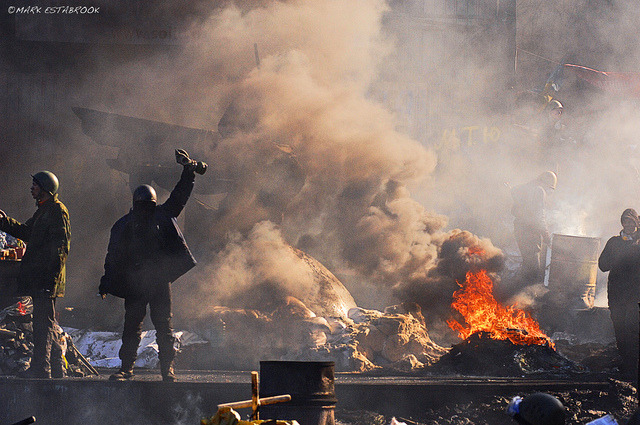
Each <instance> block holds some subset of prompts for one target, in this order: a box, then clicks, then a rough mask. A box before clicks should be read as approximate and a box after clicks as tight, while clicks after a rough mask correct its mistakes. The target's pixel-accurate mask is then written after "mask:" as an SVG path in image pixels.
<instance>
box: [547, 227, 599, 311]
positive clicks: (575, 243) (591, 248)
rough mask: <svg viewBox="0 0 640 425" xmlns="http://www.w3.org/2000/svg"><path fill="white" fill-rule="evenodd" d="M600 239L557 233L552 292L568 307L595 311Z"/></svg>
mask: <svg viewBox="0 0 640 425" xmlns="http://www.w3.org/2000/svg"><path fill="white" fill-rule="evenodd" d="M599 252H600V239H599V238H590V237H584V236H571V235H559V234H554V235H553V240H552V242H551V263H550V265H549V291H550V292H551V293H553V299H554V300H556V301H557V302H558V303H562V304H563V305H564V306H565V307H566V308H572V309H578V308H591V307H593V303H594V301H595V296H596V279H597V275H598V253H599Z"/></svg>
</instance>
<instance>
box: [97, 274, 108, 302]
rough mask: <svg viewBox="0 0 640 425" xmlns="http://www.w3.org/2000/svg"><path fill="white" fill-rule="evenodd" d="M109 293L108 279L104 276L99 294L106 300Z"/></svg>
mask: <svg viewBox="0 0 640 425" xmlns="http://www.w3.org/2000/svg"><path fill="white" fill-rule="evenodd" d="M108 293H109V291H108V290H107V281H106V279H105V278H104V276H103V277H102V279H100V286H99V287H98V295H100V297H102V299H103V300H104V299H105V298H106V297H107V294H108Z"/></svg>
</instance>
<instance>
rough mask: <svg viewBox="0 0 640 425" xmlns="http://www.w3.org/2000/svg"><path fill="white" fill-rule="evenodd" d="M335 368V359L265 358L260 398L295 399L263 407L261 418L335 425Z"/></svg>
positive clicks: (304, 423)
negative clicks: (268, 359) (280, 396)
mask: <svg viewBox="0 0 640 425" xmlns="http://www.w3.org/2000/svg"><path fill="white" fill-rule="evenodd" d="M334 367H335V363H334V362H331V361H313V362H303V361H261V362H260V397H271V396H275V395H279V394H290V395H291V401H288V402H285V403H278V404H273V405H270V406H263V407H261V408H260V417H261V418H264V419H279V420H292V419H295V420H296V421H298V422H299V423H300V425H334V424H335V413H334V412H335V407H336V403H337V399H336V392H335V384H334V382H335V380H334Z"/></svg>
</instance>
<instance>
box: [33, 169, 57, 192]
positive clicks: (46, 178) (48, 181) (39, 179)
mask: <svg viewBox="0 0 640 425" xmlns="http://www.w3.org/2000/svg"><path fill="white" fill-rule="evenodd" d="M31 177H33V181H34V182H36V184H37V185H38V186H40V187H41V188H42V189H43V190H44V191H45V192H47V193H48V194H49V195H51V196H54V195H55V194H56V193H58V188H59V187H60V183H59V182H58V178H57V177H56V175H55V174H53V173H52V172H51V171H40V172H38V173H35V174H34V175H32V176H31Z"/></svg>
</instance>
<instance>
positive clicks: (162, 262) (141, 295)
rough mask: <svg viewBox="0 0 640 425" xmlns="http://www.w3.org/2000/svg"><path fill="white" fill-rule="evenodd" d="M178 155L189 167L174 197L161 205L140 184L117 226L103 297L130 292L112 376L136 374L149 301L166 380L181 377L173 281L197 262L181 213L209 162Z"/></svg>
mask: <svg viewBox="0 0 640 425" xmlns="http://www.w3.org/2000/svg"><path fill="white" fill-rule="evenodd" d="M175 156H176V161H177V162H178V164H181V165H182V166H183V167H184V168H183V170H182V176H181V177H180V180H179V181H178V183H177V184H176V186H175V188H174V189H173V191H171V195H170V196H169V199H167V201H166V202H165V203H164V204H162V205H157V196H156V192H155V190H154V189H153V187H151V186H149V185H142V186H139V187H138V188H137V189H136V190H135V191H134V193H133V208H132V209H131V210H130V211H129V213H128V214H126V215H125V216H124V217H122V218H121V219H119V220H118V221H117V222H116V223H115V224H114V225H113V227H112V228H111V239H110V240H109V247H108V249H107V257H106V259H105V264H104V276H103V277H102V279H101V281H100V288H99V292H100V294H101V295H102V296H103V297H104V296H105V295H106V294H112V295H115V296H117V297H120V298H124V308H125V315H124V330H123V332H122V347H121V348H120V352H119V356H120V360H121V361H122V364H121V366H120V370H119V371H118V372H116V373H114V374H113V375H111V377H110V379H111V380H115V381H124V380H128V379H131V378H132V377H133V365H134V363H135V361H136V358H137V352H138V346H139V344H140V337H141V332H142V322H143V320H144V317H145V315H146V313H147V305H149V308H150V314H151V321H152V322H153V325H154V327H155V328H156V339H157V342H158V351H159V355H158V356H159V359H160V370H161V373H162V380H163V381H167V382H173V381H175V380H176V376H175V373H174V369H173V359H174V357H175V354H176V353H175V348H174V346H173V345H174V337H173V328H172V326H171V282H173V281H175V280H176V279H178V278H179V277H180V276H182V275H183V274H185V273H186V272H187V271H189V270H190V269H191V268H192V267H194V266H195V264H196V261H195V259H194V258H193V255H191V252H190V251H189V247H188V246H187V244H186V242H185V240H184V237H183V235H182V232H181V231H180V228H179V227H178V223H177V221H176V218H177V217H178V215H180V213H181V212H182V210H183V209H184V207H185V205H186V203H187V201H188V199H189V196H190V195H191V191H192V190H193V186H194V181H195V173H196V172H198V173H200V174H204V172H205V171H206V164H204V163H201V162H196V161H194V160H192V159H190V158H189V155H188V154H187V153H186V152H185V151H184V150H176V152H175Z"/></svg>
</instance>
